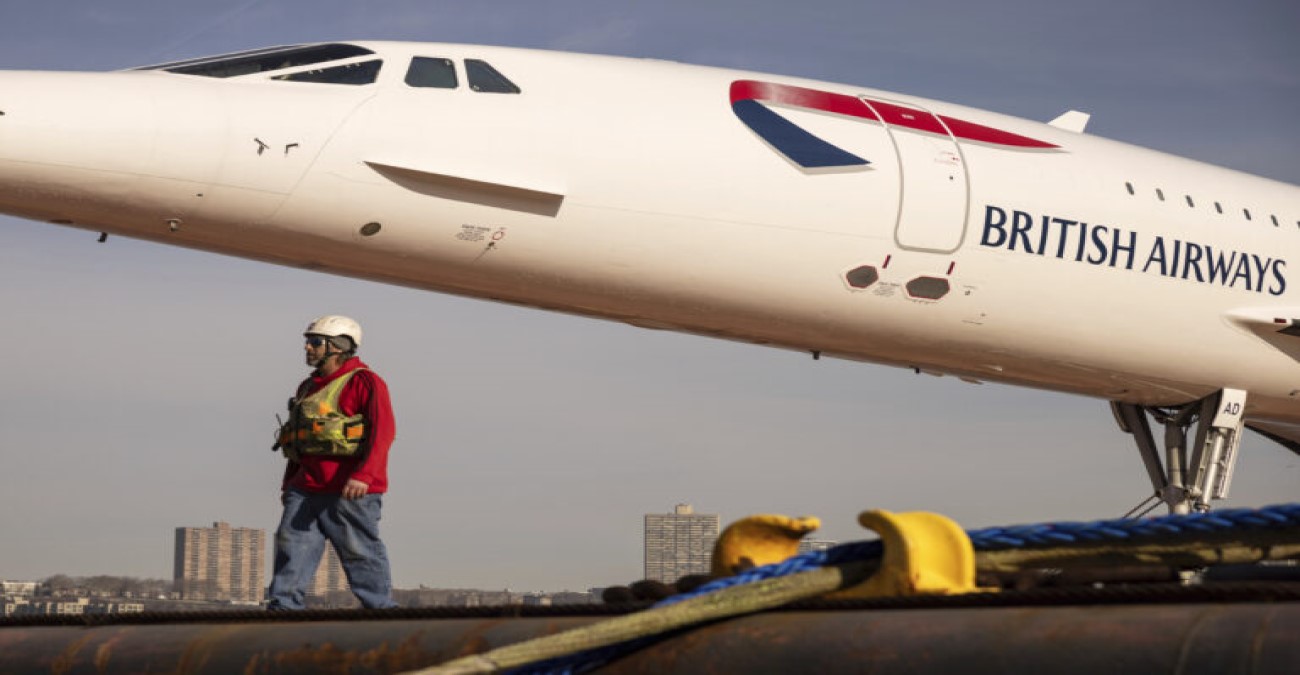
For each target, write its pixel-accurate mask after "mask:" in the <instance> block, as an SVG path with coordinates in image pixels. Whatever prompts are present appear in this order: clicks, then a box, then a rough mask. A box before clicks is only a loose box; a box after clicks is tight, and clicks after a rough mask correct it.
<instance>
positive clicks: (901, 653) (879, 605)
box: [0, 584, 1300, 675]
mask: <svg viewBox="0 0 1300 675" xmlns="http://www.w3.org/2000/svg"><path fill="white" fill-rule="evenodd" d="M626 609H627V608H620V607H573V608H563V609H562V608H519V607H509V608H500V607H498V608H473V609H470V610H445V609H433V610H421V609H408V610H396V611H384V612H365V611H344V612H312V613H301V614H299V613H294V614H290V615H284V614H267V613H252V612H243V613H209V614H205V615H201V616H196V615H185V614H173V615H165V616H164V615H150V616H137V617H129V616H121V617H119V618H116V619H112V620H108V619H107V618H106V617H105V618H99V619H89V618H87V619H83V621H82V623H81V624H80V625H77V624H68V623H64V624H63V625H59V624H56V623H53V622H46V623H45V624H44V625H42V624H40V623H35V622H27V623H25V624H24V623H19V622H15V621H9V622H5V624H3V625H0V673H5V674H6V675H8V674H15V675H18V674H22V673H60V674H62V673H68V674H72V673H102V674H112V673H194V674H204V673H223V674H224V673H248V674H257V673H268V674H269V673H399V672H403V671H407V670H411V669H416V668H420V667H424V666H428V665H433V664H436V663H440V662H443V661H446V660H449V659H451V658H455V657H458V656H463V655H466V654H471V653H478V652H482V651H486V650H488V649H491V648H495V647H500V646H504V645H508V644H513V643H515V642H519V641H522V640H525V639H528V638H531V637H537V636H540V635H546V634H550V633H554V632H558V631H561V630H565V629H568V628H572V627H576V626H580V625H586V624H590V623H593V622H596V621H600V620H602V619H603V618H605V617H604V616H600V615H595V614H594V613H595V612H602V613H605V614H606V615H608V614H609V613H619V612H622V611H626ZM521 614H529V615H531V616H519V615H521ZM563 614H570V615H572V616H562V615H563ZM573 614H587V615H585V616H579V615H573ZM452 615H454V616H459V617H460V618H439V617H447V616H452ZM65 621H67V620H65ZM1298 638H1300V588H1298V587H1297V585H1295V584H1248V585H1232V584H1222V585H1215V586H1208V585H1207V586H1201V587H1179V586H1167V587H1161V588H1149V587H1148V588H1130V589H1101V590H1092V589H1076V590H1070V591H1062V590H1055V589H1050V590H1040V591H1032V592H1025V593H1003V594H987V595H972V596H962V597H952V598H919V599H888V600H865V601H842V602H834V603H827V602H822V603H803V604H801V605H798V606H795V607H793V608H790V609H787V610H784V611H778V612H770V613H765V614H760V615H755V616H749V617H744V618H740V619H734V620H729V621H722V622H718V623H715V624H711V625H708V626H702V627H698V628H695V629H693V630H690V631H686V632H683V633H681V634H678V635H675V636H672V637H668V638H665V639H664V640H662V641H661V642H659V643H658V644H656V645H655V646H653V647H650V648H647V649H642V650H640V651H638V652H636V653H633V654H631V655H629V656H627V657H624V658H623V659H621V660H619V661H617V662H615V663H611V664H609V665H608V666H606V667H605V668H604V669H603V670H602V672H610V673H674V672H676V673H699V672H725V673H731V672H752V673H792V672H818V673H822V672H825V673H849V672H852V673H875V672H880V673H957V672H960V673H983V672H990V673H991V672H998V673H1005V672H1050V673H1101V672H1104V673H1126V672H1141V673H1156V672H1158V673H1237V672H1241V673H1247V672H1249V673H1286V674H1288V675H1293V674H1294V673H1300V639H1298Z"/></svg>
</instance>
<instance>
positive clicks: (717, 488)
mask: <svg viewBox="0 0 1300 675" xmlns="http://www.w3.org/2000/svg"><path fill="white" fill-rule="evenodd" d="M4 17H5V21H3V22H0V68H5V69H62V70H96V71H105V70H113V69H122V68H129V67H133V66H138V65H143V64H148V63H159V62H163V61H169V60H175V59H182V58H186V57H191V56H203V55H212V54H221V53H229V52H234V51H239V50H244V49H254V48H259V47H265V46H268V45H277V44H294V43H301V42H313V41H329V40H338V39H392V40H417V41H445V42H456V43H470V44H499V45H507V46H515V47H528V48H541V49H559V50H568V51H579V52H589V53H602V54H613V55H621V56H628V57H634V58H650V59H664V60H671V61H681V62H686V63H695V64H701V65H706V66H718V67H725V68H736V69H743V70H749V71H756V72H761V73H776V74H779V75H789V76H797V77H806V78H812V79H817V80H825V81H829V82H840V83H846V84H852V85H861V86H865V87H871V88H873V89H878V90H883V91H889V92H898V93H899V94H900V95H908V96H916V97H924V98H931V99H937V100H941V101H949V102H952V103H955V104H958V105H967V106H972V107H976V108H981V109H986V110H991V111H995V112H998V113H1005V114H1009V115H1014V116H1017V117H1022V118H1026V119H1033V120H1038V121H1047V120H1051V119H1053V118H1055V117H1057V116H1058V115H1060V114H1061V113H1063V112H1065V111H1067V110H1070V109H1077V110H1082V111H1086V112H1089V113H1091V114H1092V120H1091V122H1090V124H1089V126H1088V132H1089V133H1090V134H1093V135H1096V136H1099V137H1104V138H1109V139H1114V140H1116V141H1120V142H1127V143H1135V144H1138V145H1142V146H1145V147H1149V148H1153V149H1155V150H1159V151H1163V152H1169V153H1172V154H1176V155H1180V156H1184V157H1189V158H1192V159H1197V160H1201V161H1205V162H1211V163H1214V164H1218V165H1223V166H1227V167H1230V168H1233V169H1238V170H1242V171H1246V172H1250V173H1253V174H1258V175H1262V176H1266V177H1269V178H1273V179H1277V180H1281V181H1286V182H1289V183H1297V182H1300V160H1297V158H1298V157H1300V152H1298V151H1300V147H1297V139H1296V135H1295V133H1294V130H1293V120H1294V119H1295V118H1296V117H1297V115H1300V70H1297V69H1296V68H1295V65H1296V64H1297V63H1300V41H1297V40H1295V39H1294V35H1293V33H1294V26H1296V25H1300V4H1297V3H1294V2H1277V1H1267V0H1244V1H1243V2H1240V3H1231V4H1228V3H1219V2H1210V1H1208V0H1188V1H1183V2H1175V1H1174V0H1152V1H1151V2H1144V3H1131V2H1120V1H1119V0H1099V2H1094V3H1086V4H1073V5H1066V4H1060V3H1040V2H1031V1H1030V0H998V1H995V2H991V3H966V2H955V1H954V2H933V3H931V2H925V3H897V2H871V1H870V0H867V1H855V2H849V1H847V0H825V1H824V2H817V3H802V4H801V3H778V2H773V1H771V0H749V1H747V2H743V3H742V2H735V1H734V0H720V1H718V2H713V3H687V2H681V1H680V0H664V1H663V2H657V3H636V4H632V5H628V4H625V3H624V4H620V3H608V2H599V1H595V0H557V1H556V2H553V3H533V2H519V1H518V0H502V1H501V2H494V3H474V2H469V1H468V0H446V1H445V2H439V3H427V2H419V1H418V0H390V1H389V2H385V3H383V6H382V8H377V7H375V6H373V5H372V4H366V3H349V2H342V1H341V0H313V1H312V2H310V3H308V2H304V1H303V0H284V1H277V2H271V1H270V0H241V1H240V2H238V3H231V4H230V5H215V4H210V5H196V4H190V3H156V2H146V1H145V0H120V1H115V2H112V3H104V2H94V1H92V0H67V1H66V2H60V3H10V6H7V7H6V11H5V14H4ZM521 79H522V78H521ZM520 84H521V86H522V87H524V89H525V91H527V89H528V85H529V84H530V83H528V82H521V83H520ZM591 85H592V86H593V87H599V83H597V82H593V83H591ZM4 96H5V95H4V92H3V91H0V109H4V108H6V107H8V106H9V105H10V104H9V103H7V102H6V99H5V98H4ZM652 98H653V95H652V94H651V95H649V96H648V98H647V101H650V100H652ZM719 106H720V110H721V114H724V115H728V114H731V113H730V112H729V111H728V110H727V109H726V106H727V96H726V92H720V93H719ZM86 114H87V115H88V116H89V115H93V114H94V111H93V110H87V111H86ZM11 115H12V113H11ZM2 119H4V118H3V117H0V120H2ZM11 119H12V117H11ZM0 133H2V132H0ZM689 159H690V158H683V161H689ZM610 170H611V171H612V172H613V171H618V170H619V166H618V165H617V163H611V168H610ZM666 170H671V167H668V168H667V169H666ZM726 187H727V185H726V183H725V181H720V182H719V189H725V188H726ZM1079 215H1080V217H1083V216H1086V215H1087V214H1079ZM0 236H2V237H3V244H0V308H3V310H4V311H5V318H6V319H7V321H6V326H9V327H10V328H9V329H8V330H6V331H5V337H4V344H5V347H6V353H7V355H8V356H9V357H10V358H9V359H8V364H7V366H6V371H5V383H6V386H5V387H3V388H0V424H3V426H4V428H5V432H6V436H5V439H6V443H5V447H4V448H3V449H0V453H3V454H2V455H0V456H3V458H4V461H5V466H6V470H5V471H4V472H0V495H4V497H3V499H4V500H5V502H4V504H5V505H6V506H7V507H8V508H5V509H0V532H4V533H5V537H6V539H5V546H4V548H3V551H2V552H0V576H13V577H18V578H25V577H30V576H35V575H38V574H40V575H43V576H48V575H50V574H60V573H62V574H71V575H85V574H93V573H111V574H122V575H127V576H138V577H151V578H168V577H169V575H170V573H171V570H170V567H171V563H172V557H171V553H172V551H171V542H170V541H169V540H168V538H167V536H166V533H168V532H170V531H171V529H172V528H174V527H175V526H176V525H177V524H178V523H209V522H213V521H214V520H218V518H216V517H215V516H220V518H219V519H221V520H226V521H228V522H231V523H241V524H243V525H246V526H251V527H257V528H263V529H265V530H267V532H268V533H269V532H272V531H273V530H274V527H275V524H276V522H278V519H279V517H280V513H281V506H280V503H279V492H280V487H281V482H282V478H283V466H284V464H283V463H284V460H283V458H282V457H279V456H277V455H276V454H274V453H272V452H271V450H270V445H271V442H272V436H273V433H274V430H275V426H276V423H275V415H276V414H277V413H280V414H283V410H284V405H285V400H286V399H287V398H288V397H289V396H290V395H291V394H292V392H293V390H294V387H295V386H296V385H297V383H298V382H299V381H301V379H302V378H303V377H304V376H305V375H306V374H307V369H306V367H305V366H304V364H303V360H302V340H301V333H302V330H303V327H304V326H305V325H306V324H307V322H308V321H310V320H311V319H312V318H314V317H316V316H320V315H324V314H336V313H342V314H348V315H351V316H354V317H355V318H357V319H358V320H359V321H360V322H361V324H362V326H363V328H364V329H365V333H366V342H365V345H364V346H363V347H362V350H361V357H362V358H363V359H364V360H365V361H366V362H367V363H368V364H369V365H371V366H372V367H373V368H374V369H375V370H376V372H378V373H380V374H381V375H382V376H383V377H384V378H385V379H386V380H387V382H388V384H389V387H390V390H391V392H392V395H393V405H394V412H395V414H396V418H397V427H398V433H397V440H396V443H395V445H394V446H393V451H392V455H391V460H390V466H389V474H390V485H391V491H390V492H389V493H388V494H387V495H385V497H384V520H383V523H382V526H381V527H382V532H383V537H384V541H385V544H386V545H387V547H388V551H389V555H390V559H391V560H392V569H393V582H394V585H395V586H397V587H401V588H413V587H416V586H418V585H420V584H428V585H433V586H438V587H450V588H491V587H510V588H516V589H534V590H541V589H552V590H563V589H582V588H586V587H588V586H593V585H609V584H621V583H627V582H628V581H630V580H634V579H636V578H637V577H638V576H639V575H640V573H641V570H642V564H643V560H642V556H643V550H642V542H641V532H640V529H641V528H640V524H641V519H642V515H643V514H645V513H650V512H654V511H657V510H659V509H661V508H663V507H664V506H665V505H670V504H674V503H678V502H687V501H689V502H691V503H693V504H695V505H696V507H697V508H698V509H699V510H701V511H705V512H708V513H716V514H719V516H720V518H721V521H722V523H723V524H724V525H725V524H726V523H728V522H732V521H735V520H737V519H739V518H742V517H744V516H746V515H750V514H755V513H783V514H787V515H791V516H802V515H812V516H818V517H819V518H821V519H822V522H823V523H824V527H823V530H822V531H819V532H817V533H814V535H812V536H816V537H819V538H826V539H832V540H837V541H842V542H849V541H856V540H862V539H866V538H870V537H871V536H872V535H871V534H870V533H869V532H866V531H865V530H863V529H862V528H861V527H860V526H858V524H857V521H856V516H857V514H858V513H859V512H860V511H863V510H867V509H876V508H881V509H888V510H891V511H908V510H927V511H933V512H937V513H941V514H943V515H946V516H948V517H950V518H952V519H954V520H955V521H957V522H958V523H960V524H961V525H962V526H964V527H967V528H979V527H985V526H992V525H1013V524H1022V523H1037V522H1050V521H1062V520H1073V521H1088V520H1094V519H1098V518H1105V517H1118V516H1119V515H1121V514H1123V513H1124V512H1126V511H1127V510H1128V509H1129V508H1131V507H1132V506H1134V505H1135V504H1137V503H1138V502H1139V501H1141V500H1142V499H1143V498H1145V497H1146V496H1148V495H1149V494H1150V492H1151V488H1150V484H1149V482H1148V480H1147V477H1146V474H1145V472H1144V470H1143V465H1142V462H1141V460H1140V458H1139V456H1138V454H1137V452H1136V450H1135V448H1134V445H1133V442H1132V439H1131V438H1130V437H1129V436H1127V435H1126V434H1124V433H1123V432H1121V431H1120V430H1119V429H1118V428H1117V427H1116V425H1115V423H1114V420H1113V418H1112V415H1111V413H1110V411H1109V409H1108V406H1107V404H1106V402H1105V401H1103V400H1099V399H1087V398H1082V397H1077V396H1068V395H1063V394H1054V393H1050V392H1042V391H1034V390H1029V389H1021V388H1013V387H1008V386H1002V385H997V384H984V385H979V386H976V385H972V384H968V383H965V382H962V381H960V380H958V379H957V378H953V377H943V378H938V377H931V376H929V375H926V374H914V373H913V372H912V371H910V370H905V369H900V368H891V367H885V366H880V365H873V364H868V363H856V362H847V361H839V360H836V359H831V358H822V359H820V360H813V359H812V358H811V356H810V355H808V354H806V353H795V352H789V351H783V350H778V349H772V348H768V347H761V346H757V345H749V344H740V343H733V342H727V341H723V340H716V339H709V338H704V337H699V336H690V335H682V334H676V333H670V332H667V331H655V330H646V329H642V328H635V327H633V326H629V325H625V324H621V323H615V322H605V321H596V320H590V319H583V318H578V317H574V316H569V315H562V314H555V313H547V312H543V311H539V310H537V309H531V308H524V307H516V306H509V305H501V304H494V303H489V302H481V301H472V300H467V299H464V298H459V297H454V296H449V295H442V294H437V293H428V292H421V291H416V290H413V289H409V288H402V287H394V286H386V285H383V284H378V283H369V282H363V281H358V280H355V279H345V278H340V277H331V276H326V275H323V274H319V273H316V272H312V271H309V270H303V269H293V268H286V267H279V266H275V265H270V264H266V263H262V262H254V261H248V260H240V259H234V258H229V257H224V256H219V255H213V254H206V253H201V252H197V251H191V250H185V249H178V248H174V247H168V246H162V245H158V244H154V243H148V242H142V241H136V240H130V239H126V238H122V237H117V236H112V237H109V238H108V240H107V241H105V242H103V243H100V242H99V241H98V239H99V233H98V232H92V231H85V230H78V229H73V228H68V227H61V226H57V225H52V224H48V223H39V222H34V221H30V220H22V219H18V218H12V217H7V216H3V217H0ZM738 250H739V249H738ZM779 272H780V271H779V270H774V271H773V273H774V274H779ZM1116 348H1117V349H1122V348H1123V345H1122V344H1117V345H1116ZM1225 358H1226V357H1225ZM103 389H107V390H108V393H105V392H104V391H101V390H103ZM1297 485H1300V458H1298V457H1297V456H1296V455H1295V454H1294V453H1291V452H1288V451H1287V450H1285V449H1282V448H1280V447H1278V446H1277V445H1275V444H1272V443H1271V442H1268V441H1266V440H1264V439H1262V438H1260V437H1259V436H1257V435H1255V434H1253V433H1250V434H1248V435H1247V436H1246V438H1245V440H1244V443H1243V445H1242V448H1241V454H1240V460H1239V463H1238V466H1237V468H1236V477H1235V480H1234V484H1233V487H1232V499H1230V500H1227V501H1225V502H1221V503H1219V504H1217V505H1216V506H1217V507H1219V508H1233V507H1249V506H1264V505H1267V504H1276V503H1284V502H1290V501H1295V499H1296V494H1297V490H1296V486H1297ZM124 486H126V487H128V488H129V489H123V488H124Z"/></svg>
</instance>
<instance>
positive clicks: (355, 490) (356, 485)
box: [343, 478, 370, 499]
mask: <svg viewBox="0 0 1300 675" xmlns="http://www.w3.org/2000/svg"><path fill="white" fill-rule="evenodd" d="M369 489H370V485H369V484H367V483H362V482H361V481H359V480H357V479H355V478H349V479H348V484H347V485H345V486H343V498H344V499H361V498H362V497H364V496H366V491H367V490H369Z"/></svg>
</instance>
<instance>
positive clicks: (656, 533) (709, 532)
mask: <svg viewBox="0 0 1300 675" xmlns="http://www.w3.org/2000/svg"><path fill="white" fill-rule="evenodd" d="M719 523H720V519H719V518H718V515H717V514H709V513H695V510H694V509H693V508H691V505H690V504H678V505H677V506H676V508H674V509H673V513H647V514H645V578H646V579H652V580H654V581H662V582H664V583H668V584H671V583H673V582H675V581H677V580H678V579H680V578H682V577H683V576H685V575H687V574H708V573H709V559H710V558H711V557H712V555H713V544H714V542H716V541H717V540H718V527H719Z"/></svg>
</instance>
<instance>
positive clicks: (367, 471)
mask: <svg viewBox="0 0 1300 675" xmlns="http://www.w3.org/2000/svg"><path fill="white" fill-rule="evenodd" d="M304 337H305V338H306V344H305V349H306V356H307V365H309V366H312V367H313V368H314V370H313V371H312V373H311V376H310V377H308V378H307V379H306V380H304V381H303V382H302V384H300V385H299V386H298V391H297V393H296V394H295V395H294V397H293V398H292V399H290V400H289V421H288V422H286V423H284V424H283V425H282V426H281V427H280V433H279V436H278V437H277V440H276V444H275V447H276V448H277V449H279V450H281V451H282V452H284V455H285V457H286V458H287V459H288V460H289V461H288V464H287V466H286V467H285V473H284V482H283V483H282V485H281V492H280V501H281V503H282V504H283V505H284V514H283V515H282V517H281V519H280V526H279V528H278V529H277V530H276V533H275V572H274V574H273V576H272V578H271V589H270V593H269V595H270V601H269V603H268V605H267V608H268V609H271V610H293V609H303V608H305V603H304V596H305V594H306V592H307V590H308V589H307V584H308V583H310V582H311V579H312V576H313V575H314V574H315V572H316V566H317V565H318V564H319V563H320V558H321V555H322V554H324V552H325V543H326V541H328V542H329V543H330V544H331V545H333V546H334V550H335V551H336V552H337V553H338V556H339V561H340V562H341V563H343V571H344V573H345V574H346V575H347V579H348V584H349V586H351V588H352V593H353V594H354V595H356V596H357V599H358V600H360V601H361V604H362V605H363V606H365V607H367V608H384V607H394V606H396V604H395V603H394V602H393V600H392V592H391V591H392V580H391V574H390V571H389V564H388V552H387V550H386V549H385V547H384V543H383V541H381V540H380V538H379V512H380V508H381V505H382V504H381V503H382V500H383V495H384V493H385V492H387V491H388V450H389V446H391V445H392V443H393V438H394V436H395V426H394V421H393V410H392V404H391V403H390V401H389V398H388V385H387V384H385V383H384V380H383V379H382V378H380V377H379V375H377V374H376V373H375V372H374V371H373V370H371V369H370V368H369V366H367V365H366V364H365V363H363V362H362V361H361V359H359V358H357V356H356V351H357V349H358V348H359V347H360V346H361V326H360V325H358V324H357V322H356V321H353V320H352V319H350V318H348V317H346V316H337V315H330V316H322V317H321V318H319V319H316V320H315V321H312V322H311V324H309V325H308V326H307V330H306V332H305V333H304Z"/></svg>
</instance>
